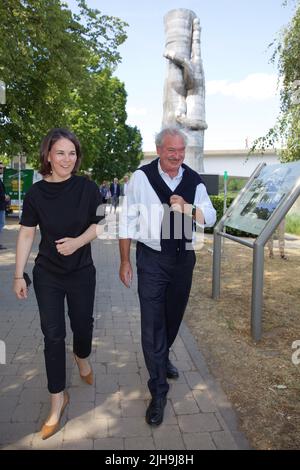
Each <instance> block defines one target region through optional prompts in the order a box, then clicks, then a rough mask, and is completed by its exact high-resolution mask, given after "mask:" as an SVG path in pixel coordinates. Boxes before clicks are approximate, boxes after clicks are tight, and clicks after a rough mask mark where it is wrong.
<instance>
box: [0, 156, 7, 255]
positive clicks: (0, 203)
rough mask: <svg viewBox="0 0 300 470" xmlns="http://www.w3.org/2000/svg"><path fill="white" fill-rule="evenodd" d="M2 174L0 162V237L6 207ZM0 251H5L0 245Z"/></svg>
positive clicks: (0, 163)
mask: <svg viewBox="0 0 300 470" xmlns="http://www.w3.org/2000/svg"><path fill="white" fill-rule="evenodd" d="M3 172H4V165H3V163H2V162H0V235H1V233H2V231H3V228H4V225H5V206H6V197H5V187H4V184H3V181H2V175H3ZM0 250H6V247H5V246H3V245H1V244H0Z"/></svg>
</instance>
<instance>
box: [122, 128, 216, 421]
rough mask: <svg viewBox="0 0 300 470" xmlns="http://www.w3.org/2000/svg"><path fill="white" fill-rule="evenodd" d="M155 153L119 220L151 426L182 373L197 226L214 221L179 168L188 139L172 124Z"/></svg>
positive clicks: (193, 179)
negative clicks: (178, 346)
mask: <svg viewBox="0 0 300 470" xmlns="http://www.w3.org/2000/svg"><path fill="white" fill-rule="evenodd" d="M155 142H156V148H157V154H158V158H157V159H156V160H154V161H153V162H151V163H150V164H148V165H144V166H142V167H141V168H139V169H138V170H136V171H135V172H134V173H133V175H132V176H131V178H130V182H129V185H128V191H127V198H126V199H127V204H126V207H125V210H122V212H121V219H120V225H119V247H120V258H121V264H120V279H121V281H122V282H123V283H124V285H125V286H126V287H130V284H131V281H132V275H133V271H132V266H131V261H130V246H131V240H132V239H135V240H137V247H136V264H137V277H138V295H139V300H140V308H141V330H142V348H143V353H144V358H145V363H146V366H147V369H148V372H149V376H150V378H149V381H148V387H149V390H150V393H151V396H152V400H151V402H150V404H149V406H148V408H147V411H146V422H147V423H148V424H149V425H151V426H157V425H159V424H161V423H162V421H163V415H164V408H165V405H166V402H167V393H168V390H169V384H168V382H167V378H170V379H175V378H177V377H178V376H179V372H178V370H177V368H176V367H175V366H174V365H173V364H172V363H171V361H170V358H169V350H170V348H171V346H172V344H173V342H174V340H175V338H176V336H177V333H178V330H179V327H180V324H181V321H182V318H183V315H184V312H185V308H186V305H187V302H188V299H189V294H190V289H191V284H192V276H193V269H194V265H195V261H196V257H195V252H194V250H193V246H192V239H193V228H194V225H195V223H198V224H200V225H202V226H203V225H204V224H205V225H213V224H214V223H215V220H216V211H215V209H214V208H213V206H212V204H211V201H210V199H209V197H208V195H207V191H206V188H205V186H204V184H203V183H202V180H201V177H200V176H199V175H198V173H196V172H195V171H193V170H192V169H191V168H189V167H188V166H187V165H184V163H183V161H184V157H185V146H186V137H185V135H184V134H183V132H182V131H180V129H178V128H174V127H166V128H165V129H163V130H162V131H161V132H160V133H159V134H158V135H157V136H156V141H155Z"/></svg>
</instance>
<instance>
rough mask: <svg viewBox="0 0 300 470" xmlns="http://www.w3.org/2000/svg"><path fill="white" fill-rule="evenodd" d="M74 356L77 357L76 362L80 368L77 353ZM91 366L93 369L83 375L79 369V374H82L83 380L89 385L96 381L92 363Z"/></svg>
mask: <svg viewBox="0 0 300 470" xmlns="http://www.w3.org/2000/svg"><path fill="white" fill-rule="evenodd" d="M74 358H75V362H76V364H77V366H78V369H79V365H78V362H77V359H76V356H75V354H74ZM90 368H91V370H90V372H89V373H88V374H87V375H82V374H81V373H80V369H79V375H80V378H81V380H83V381H84V382H85V383H87V384H88V385H93V383H94V374H93V369H92V366H91V364H90Z"/></svg>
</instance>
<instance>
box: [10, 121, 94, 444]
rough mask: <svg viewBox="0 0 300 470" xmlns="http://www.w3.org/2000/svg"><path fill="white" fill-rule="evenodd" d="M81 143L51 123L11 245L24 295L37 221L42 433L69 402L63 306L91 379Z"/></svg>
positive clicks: (82, 369) (88, 206) (90, 185)
mask: <svg viewBox="0 0 300 470" xmlns="http://www.w3.org/2000/svg"><path fill="white" fill-rule="evenodd" d="M80 162H81V147H80V143H79V141H78V139H77V137H76V136H75V135H74V134H73V133H72V132H70V131H69V130H67V129H61V128H57V129H52V130H51V131H50V132H49V133H48V134H47V135H46V137H45V138H44V139H43V141H42V144H41V150H40V173H41V174H42V175H43V176H44V179H43V180H41V181H38V182H37V183H35V184H34V185H33V186H31V188H30V189H29V191H28V192H27V193H26V195H25V198H24V203H23V211H22V217H21V221H20V231H19V235H18V240H17V247H16V268H15V275H14V291H15V293H16V295H17V298H18V299H26V298H27V293H28V291H27V286H26V283H25V280H24V270H25V267H26V263H27V260H28V257H29V255H30V252H31V248H32V244H33V241H34V238H35V233H36V227H37V225H39V227H40V233H41V242H40V245H39V251H38V255H37V257H36V259H35V266H34V268H33V286H34V291H35V295H36V298H37V302H38V307H39V313H40V321H41V329H42V332H43V335H44V344H45V348H44V355H45V364H46V373H47V379H48V390H49V392H50V397H51V409H50V414H49V416H48V418H47V419H46V421H45V423H44V425H43V427H42V429H41V438H42V439H47V438H49V437H50V436H52V435H53V434H54V433H56V432H57V431H58V429H59V423H60V419H61V416H62V414H63V411H64V409H65V407H66V406H67V404H68V402H69V396H68V393H67V392H66V390H65V388H66V351H65V336H66V325H65V312H64V302H65V299H66V300H67V305H68V315H69V318H70V325H71V329H72V331H73V354H74V359H75V361H76V363H77V366H78V369H79V374H80V376H81V378H82V380H83V381H84V382H86V383H87V384H92V383H93V371H92V367H91V365H90V363H89V361H88V356H89V355H90V353H91V345H92V334H93V305H94V295H95V283H96V272H95V271H96V270H95V267H94V264H93V260H92V256H91V245H90V242H91V241H92V240H94V239H95V238H96V236H97V234H96V228H97V223H98V222H99V221H100V219H101V218H103V217H99V216H97V214H96V212H97V208H98V206H99V205H100V204H101V197H100V193H99V188H98V186H97V185H96V183H94V182H93V181H90V180H88V179H87V178H85V177H83V176H77V175H76V172H77V170H78V169H79V166H80Z"/></svg>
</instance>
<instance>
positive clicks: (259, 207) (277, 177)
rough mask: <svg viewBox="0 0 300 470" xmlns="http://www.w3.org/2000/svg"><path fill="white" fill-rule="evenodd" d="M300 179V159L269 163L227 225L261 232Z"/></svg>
mask: <svg viewBox="0 0 300 470" xmlns="http://www.w3.org/2000/svg"><path fill="white" fill-rule="evenodd" d="M299 182H300V162H293V163H282V164H276V165H267V166H265V167H263V168H262V169H261V171H260V173H259V174H258V175H257V177H256V178H254V180H253V181H252V184H251V185H250V186H249V188H247V190H246V191H245V193H244V194H243V195H242V197H241V199H240V200H239V201H238V204H236V205H235V206H234V207H233V209H232V211H231V210H230V209H229V212H228V213H227V219H226V222H225V225H226V226H228V227H232V228H235V229H238V230H242V231H244V232H249V233H252V234H253V235H259V234H260V233H261V232H262V230H263V229H264V227H265V225H266V223H267V222H268V220H269V219H270V217H271V215H272V214H273V212H274V211H275V209H277V207H278V206H279V205H280V204H281V203H282V202H283V201H284V199H285V198H286V196H287V195H288V194H290V192H291V191H292V189H293V188H294V187H295V186H296V185H297V184H298V183H299Z"/></svg>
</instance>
